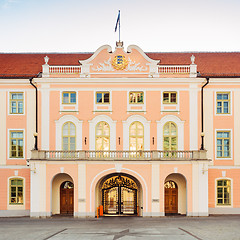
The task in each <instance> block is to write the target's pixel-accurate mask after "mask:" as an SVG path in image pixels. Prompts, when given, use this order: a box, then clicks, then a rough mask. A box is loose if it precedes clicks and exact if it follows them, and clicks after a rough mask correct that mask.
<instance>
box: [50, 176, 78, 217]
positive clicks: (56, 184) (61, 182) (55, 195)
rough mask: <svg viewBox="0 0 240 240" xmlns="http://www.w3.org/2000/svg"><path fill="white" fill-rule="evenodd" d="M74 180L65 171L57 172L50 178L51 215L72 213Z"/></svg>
mask: <svg viewBox="0 0 240 240" xmlns="http://www.w3.org/2000/svg"><path fill="white" fill-rule="evenodd" d="M73 199H74V182H73V179H72V178H71V177H70V176H69V175H68V174H66V173H59V174H57V175H55V176H54V178H53V179H52V201H51V206H52V215H56V214H62V215H73V212H74V200H73Z"/></svg>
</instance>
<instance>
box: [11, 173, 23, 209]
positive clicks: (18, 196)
mask: <svg viewBox="0 0 240 240" xmlns="http://www.w3.org/2000/svg"><path fill="white" fill-rule="evenodd" d="M9 185H10V186H9V188H10V198H9V204H11V205H15V204H21V205H22V204H23V180H22V179H18V178H15V179H10V184H9Z"/></svg>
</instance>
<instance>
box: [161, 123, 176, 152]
mask: <svg viewBox="0 0 240 240" xmlns="http://www.w3.org/2000/svg"><path fill="white" fill-rule="evenodd" d="M167 124H168V125H170V127H169V129H171V124H173V125H174V126H175V127H176V136H175V137H176V150H172V149H171V146H172V144H171V142H172V137H173V136H172V135H171V134H169V135H165V134H164V129H165V126H166V125H167ZM171 132H172V131H170V130H169V133H171ZM165 137H168V138H169V140H170V141H169V147H170V149H164V138H165ZM162 138H163V151H178V126H177V124H176V123H175V122H173V121H168V122H166V123H165V124H164V125H163V135H162Z"/></svg>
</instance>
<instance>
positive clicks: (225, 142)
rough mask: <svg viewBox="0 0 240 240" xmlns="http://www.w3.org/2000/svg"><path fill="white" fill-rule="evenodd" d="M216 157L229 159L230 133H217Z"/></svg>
mask: <svg viewBox="0 0 240 240" xmlns="http://www.w3.org/2000/svg"><path fill="white" fill-rule="evenodd" d="M217 157H218V158H230V157H231V156H230V131H226V132H222V131H221V132H217Z"/></svg>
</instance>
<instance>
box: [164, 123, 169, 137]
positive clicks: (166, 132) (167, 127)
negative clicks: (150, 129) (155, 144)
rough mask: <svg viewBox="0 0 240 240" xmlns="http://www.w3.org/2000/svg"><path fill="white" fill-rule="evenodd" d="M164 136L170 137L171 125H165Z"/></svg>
mask: <svg viewBox="0 0 240 240" xmlns="http://www.w3.org/2000/svg"><path fill="white" fill-rule="evenodd" d="M163 134H164V135H169V124H165V126H164V132H163Z"/></svg>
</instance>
